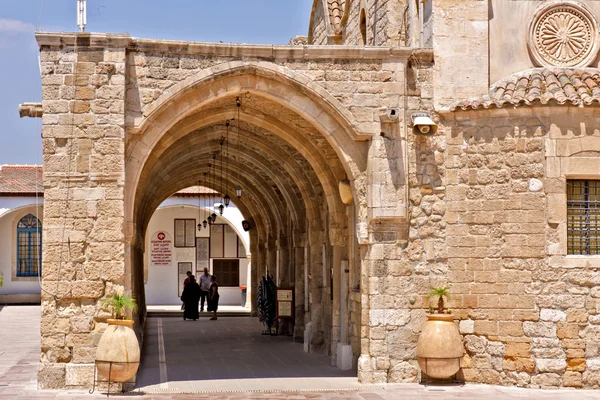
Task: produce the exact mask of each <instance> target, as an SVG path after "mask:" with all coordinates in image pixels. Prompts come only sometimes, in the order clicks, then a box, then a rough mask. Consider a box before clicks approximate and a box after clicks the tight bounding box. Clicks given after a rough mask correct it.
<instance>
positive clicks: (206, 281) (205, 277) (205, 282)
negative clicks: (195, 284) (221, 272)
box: [199, 268, 210, 312]
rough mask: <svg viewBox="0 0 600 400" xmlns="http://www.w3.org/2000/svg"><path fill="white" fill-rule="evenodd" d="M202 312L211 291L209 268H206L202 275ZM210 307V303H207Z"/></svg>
mask: <svg viewBox="0 0 600 400" xmlns="http://www.w3.org/2000/svg"><path fill="white" fill-rule="evenodd" d="M199 283H200V312H202V311H204V301H205V300H206V298H207V297H208V292H209V291H210V275H209V274H208V268H204V274H202V275H200V282H199ZM207 307H208V304H207Z"/></svg>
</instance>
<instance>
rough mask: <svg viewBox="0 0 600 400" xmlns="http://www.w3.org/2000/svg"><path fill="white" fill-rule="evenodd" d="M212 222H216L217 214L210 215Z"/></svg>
mask: <svg viewBox="0 0 600 400" xmlns="http://www.w3.org/2000/svg"><path fill="white" fill-rule="evenodd" d="M211 217H212V220H213V222H217V214H215V213H212V215H211Z"/></svg>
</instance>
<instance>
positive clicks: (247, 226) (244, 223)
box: [242, 220, 252, 232]
mask: <svg viewBox="0 0 600 400" xmlns="http://www.w3.org/2000/svg"><path fill="white" fill-rule="evenodd" d="M242 228H243V229H244V231H246V232H248V231H249V230H250V229H251V228H252V225H250V222H249V221H246V220H243V221H242Z"/></svg>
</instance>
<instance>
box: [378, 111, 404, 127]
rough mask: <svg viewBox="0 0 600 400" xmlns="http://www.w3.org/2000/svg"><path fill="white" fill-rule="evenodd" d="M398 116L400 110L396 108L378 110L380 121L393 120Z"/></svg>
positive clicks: (388, 121)
mask: <svg viewBox="0 0 600 400" xmlns="http://www.w3.org/2000/svg"><path fill="white" fill-rule="evenodd" d="M399 118H400V110H399V109H397V108H382V109H380V110H379V119H380V120H381V122H387V123H390V122H395V121H398V119H399Z"/></svg>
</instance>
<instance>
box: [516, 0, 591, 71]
mask: <svg viewBox="0 0 600 400" xmlns="http://www.w3.org/2000/svg"><path fill="white" fill-rule="evenodd" d="M527 46H528V48H529V53H530V54H531V57H532V59H533V61H534V62H535V63H536V64H537V65H538V66H544V67H555V66H560V67H587V66H589V65H590V63H592V62H593V61H594V59H595V58H596V56H597V55H598V22H597V20H596V18H595V17H594V15H593V14H592V12H591V11H590V10H589V9H588V8H587V7H586V6H585V5H583V4H580V3H578V2H575V1H561V2H544V3H543V5H541V6H540V7H539V8H538V9H537V10H536V12H535V13H534V14H533V18H532V19H531V22H530V24H529V38H528V40H527Z"/></svg>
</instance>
